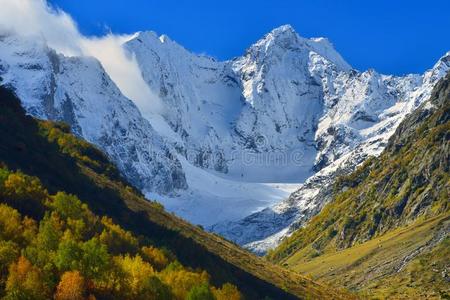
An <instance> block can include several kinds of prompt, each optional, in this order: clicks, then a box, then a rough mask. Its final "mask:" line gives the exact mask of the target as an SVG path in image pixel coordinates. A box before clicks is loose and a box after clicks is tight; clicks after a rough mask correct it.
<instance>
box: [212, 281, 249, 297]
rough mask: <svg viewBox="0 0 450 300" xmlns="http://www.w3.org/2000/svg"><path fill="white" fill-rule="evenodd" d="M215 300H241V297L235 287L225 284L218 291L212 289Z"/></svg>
mask: <svg viewBox="0 0 450 300" xmlns="http://www.w3.org/2000/svg"><path fill="white" fill-rule="evenodd" d="M212 291H213V294H214V296H215V297H216V299H217V300H241V299H242V295H241V293H240V292H239V290H238V289H237V287H236V286H234V285H232V284H230V283H225V284H224V285H222V287H221V288H220V289H216V288H213V289H212Z"/></svg>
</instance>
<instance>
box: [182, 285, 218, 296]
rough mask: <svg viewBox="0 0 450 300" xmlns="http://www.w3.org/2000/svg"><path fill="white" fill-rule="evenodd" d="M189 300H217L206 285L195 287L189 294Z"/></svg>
mask: <svg viewBox="0 0 450 300" xmlns="http://www.w3.org/2000/svg"><path fill="white" fill-rule="evenodd" d="M186 299H187V300H215V299H216V298H215V297H214V294H213V293H212V292H211V290H210V288H209V286H208V285H207V284H206V283H203V284H201V285H196V286H194V287H193V288H192V289H191V290H190V291H189V293H188V295H187V297H186Z"/></svg>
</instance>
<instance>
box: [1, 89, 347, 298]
mask: <svg viewBox="0 0 450 300" xmlns="http://www.w3.org/2000/svg"><path fill="white" fill-rule="evenodd" d="M0 106H1V107H0V137H1V138H0V139H1V143H0V162H1V163H0V164H1V166H2V168H5V167H7V168H8V169H9V170H10V172H11V173H14V172H16V171H17V170H21V172H17V174H18V175H17V176H16V175H14V176H15V178H16V177H20V178H22V177H23V178H28V177H26V175H24V174H28V175H30V176H35V177H36V178H38V179H36V180H34V179H33V180H34V181H33V182H34V183H33V185H30V186H27V185H26V184H25V186H22V185H16V186H15V185H14V182H17V183H20V182H22V181H21V180H16V181H11V180H9V181H10V182H9V183H8V188H9V189H12V190H14V189H15V190H16V191H15V192H14V193H16V194H18V195H19V196H20V195H22V196H20V197H19V196H18V197H15V198H12V197H9V196H8V197H5V198H2V199H3V200H5V201H9V202H8V203H9V204H10V205H13V206H14V205H18V207H21V206H20V205H19V204H20V203H24V210H22V211H21V213H22V214H24V215H28V216H32V217H34V218H36V219H39V218H42V213H43V212H42V211H40V210H39V209H36V207H34V206H33V205H34V204H35V203H41V204H40V205H41V206H39V207H41V208H42V205H44V206H45V205H50V207H53V206H52V204H51V203H52V202H45V201H44V202H39V201H38V200H39V199H40V198H39V199H38V198H36V197H38V196H39V195H41V194H42V193H32V192H33V188H34V187H35V186H36V184H37V183H39V182H40V183H39V184H42V186H43V187H44V188H45V189H46V190H47V191H48V193H49V195H54V194H56V193H57V192H58V191H65V193H70V194H73V195H75V196H76V197H77V198H79V199H81V201H83V203H85V204H87V205H88V206H89V208H90V209H91V210H92V212H93V213H95V214H96V215H97V216H107V217H109V218H111V219H112V221H111V222H114V223H115V224H119V225H120V226H121V227H122V228H124V229H125V230H129V231H130V232H131V234H132V235H131V236H130V233H128V234H125V233H123V232H122V231H121V229H120V230H119V229H117V227H114V226H113V225H112V223H111V226H112V228H116V229H114V230H113V231H114V232H116V233H115V234H114V233H111V234H112V237H111V239H110V242H111V243H112V245H115V247H121V246H120V245H122V246H123V245H128V244H127V243H128V242H129V241H133V239H134V237H136V236H138V237H139V243H141V244H139V245H142V244H150V245H153V246H156V247H161V248H167V249H168V250H170V251H171V252H172V253H173V254H174V255H176V257H177V259H178V260H179V261H180V262H181V263H182V264H183V265H185V266H187V267H191V268H192V269H197V268H201V269H204V270H207V271H208V273H209V274H210V276H211V279H210V282H211V284H212V285H215V286H221V285H222V284H223V283H225V282H231V283H233V284H235V285H236V286H238V288H239V290H240V291H241V292H242V293H243V294H244V296H246V297H247V298H248V299H262V298H264V297H265V296H269V297H270V298H273V299H291V298H296V297H300V298H335V299H339V298H348V297H351V295H348V294H346V293H345V292H336V291H334V290H332V289H330V288H328V287H326V286H324V285H321V284H317V283H315V282H313V281H311V280H309V279H306V278H304V277H302V276H299V275H297V274H296V273H293V272H290V271H288V270H284V269H282V268H281V267H278V266H275V265H272V264H270V263H268V262H267V261H265V260H262V259H260V258H258V257H255V256H254V255H252V254H250V253H248V252H246V251H244V250H242V249H240V248H239V247H237V246H236V245H234V244H232V243H230V242H227V241H225V240H223V239H222V238H220V237H218V236H216V235H213V234H209V233H207V232H205V231H203V230H202V229H200V228H199V227H197V226H193V225H190V224H189V223H187V222H185V221H183V220H181V219H179V218H177V217H175V216H174V215H172V214H169V213H167V212H165V211H164V209H163V208H162V207H161V205H159V204H158V203H156V202H151V201H148V200H146V199H145V198H144V197H143V196H142V195H141V194H140V193H139V192H138V191H137V190H136V189H135V188H133V187H131V186H130V185H128V184H127V183H126V181H125V180H123V179H122V178H121V176H120V175H119V171H118V170H117V169H116V167H115V166H114V165H113V164H111V163H110V162H109V160H108V159H107V158H106V156H105V155H104V154H103V153H102V152H100V151H99V150H98V149H97V148H95V147H93V146H92V145H90V144H88V143H87V142H85V141H83V140H80V139H78V138H76V137H75V136H73V135H72V134H70V130H69V128H68V126H67V125H64V124H61V123H52V122H49V121H38V120H36V119H34V118H32V117H30V116H26V115H25V112H24V110H23V109H22V108H21V106H20V104H19V100H18V99H17V98H15V96H14V95H13V94H12V93H11V92H10V91H8V90H7V89H5V88H3V87H1V88H0ZM2 172H3V171H2ZM4 173H5V172H3V173H2V174H3V175H4ZM3 175H2V176H3ZM8 176H10V175H8ZM2 178H3V177H2ZM30 180H31V179H30ZM5 184H6V183H5ZM5 187H6V185H5ZM41 190H42V189H38V191H41ZM0 194H1V195H3V192H1V193H0ZM7 195H10V196H11V195H15V194H8V193H7ZM24 195H25V196H24ZM16 198H17V199H16ZM15 199H16V200H17V201H19V200H20V201H22V202H15V201H16V200H15ZM51 199H53V196H51ZM63 199H65V198H63ZM71 199H72V198H71ZM72 200H73V199H72ZM48 203H50V204H48ZM39 207H38V208H39ZM64 207H65V208H69V207H73V208H74V210H73V211H76V209H75V207H76V206H72V205H69V206H67V205H65V206H63V208H64ZM73 211H72V210H69V211H68V212H67V213H71V214H72V213H73ZM88 214H90V213H88ZM43 224H44V223H43ZM67 224H68V225H67V226H72V225H73V226H74V228H78V229H77V230H81V231H80V232H81V233H82V232H83V227H82V226H81V225H80V224H79V223H77V220H72V221H71V220H69V219H67ZM77 224H78V225H77ZM108 224H109V223H108ZM42 226H44V225H42ZM61 226H66V225H64V222H63V223H62V225H61ZM80 226H81V227H80ZM102 226H103V225H102ZM95 228H96V227H95V226H92V228H91V229H92V230H95ZM100 229H101V228H100ZM40 230H41V229H40ZM42 230H43V229H42ZM51 232H54V230H53V231H51ZM77 232H78V231H77ZM122 233H123V235H122ZM133 236H134V237H133ZM69 237H70V232H69V233H66V237H65V239H68V238H69ZM106 237H107V236H106ZM106 237H105V236H103V235H101V236H100V240H101V241H103V238H106ZM122 238H124V239H125V241H123V244H121V242H120V241H122V240H121V239H122ZM38 241H39V240H38ZM51 241H53V240H52V239H51ZM106 241H108V239H106ZM86 247H87V246H86ZM99 247H100V248H102V247H103V246H99ZM70 249H72V250H70ZM70 249H69V250H70V251H72V252H70V251H69V250H68V251H69V252H67V253H66V252H64V253H66V254H67V255H71V253H73V255H76V253H77V252H76V249H75V248H70ZM83 249H84V248H83ZM95 249H96V248H95ZM102 249H103V248H102ZM58 251H59V250H58ZM73 251H75V252H73ZM102 251H103V250H102ZM2 253H3V252H2ZM50 254H51V252H50ZM66 254H65V255H66ZM30 255H31V254H30ZM74 257H75V256H74ZM3 258H4V257H3V256H2V259H3ZM30 259H31V258H30ZM40 261H42V260H40ZM118 261H120V260H118ZM125 261H126V259H125ZM2 262H3V261H2ZM19 263H20V262H19ZM23 263H24V264H25V265H27V266H28V264H27V263H26V262H23ZM91 263H92V262H91ZM137 264H138V261H135V266H136V267H137V266H138V265H137ZM72 266H73V264H72ZM124 266H126V262H124ZM2 267H5V266H4V265H2ZM27 268H28V267H27ZM29 268H30V270H35V269H33V268H34V267H32V266H29ZM48 268H52V265H51V264H50V265H48ZM48 268H47V269H45V270H47V271H46V272H48V271H49V269H48ZM179 268H180V267H177V266H172V267H170V270H172V271H176V270H181V269H179ZM5 269H7V268H3V269H2V270H5ZM51 270H53V269H51ZM170 270H169V269H168V270H167V272H166V273H164V274H170V272H171V271H170ZM30 272H31V271H30ZM32 272H34V273H30V274H31V275H30V276H34V275H33V274H35V273H36V272H37V273H39V271H32ZM55 272H57V271H55ZM131 272H133V271H131ZM180 272H181V271H180ZM37 273H36V274H37ZM83 274H84V273H83ZM89 274H90V273H89ZM186 274H187V273H185V274H184V275H183V274H181V273H180V276H187V275H186ZM27 276H28V275H27ZM158 276H160V275H158ZM161 276H163V275H161ZM164 276H165V275H164ZM168 276H169V275H168ZM175 277H176V276H175ZM194 277H195V276H194ZM194 277H193V278H194ZM30 278H31V277H30ZM89 278H90V277H89ZM202 278H203V279H201V281H204V280H205V278H206V277H204V276H203V277H202ZM172 279H173V278H172ZM30 280H31V279H30ZM167 280H169V279H167ZM173 280H175V281H173V282H172V281H170V280H169V282H172V283H171V284H173V287H176V286H177V283H176V278H175V279H173ZM193 280H194V279H193ZM8 282H9V281H8ZM29 284H30V282H28V283H24V286H25V287H27V286H29ZM179 284H180V285H181V284H183V283H179ZM7 285H8V283H7ZM9 286H11V285H9ZM19 286H20V284H19ZM90 288H93V287H92V285H90ZM100 288H101V287H100ZM106 288H107V287H105V286H103V289H106ZM183 289H184V288H182V287H181V286H179V287H178V291H180V290H181V291H183ZM9 290H10V289H9ZM9 290H8V291H9Z"/></svg>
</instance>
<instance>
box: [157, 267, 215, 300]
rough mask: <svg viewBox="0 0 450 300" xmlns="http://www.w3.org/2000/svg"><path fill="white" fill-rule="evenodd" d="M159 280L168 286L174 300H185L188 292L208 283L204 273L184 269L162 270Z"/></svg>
mask: <svg viewBox="0 0 450 300" xmlns="http://www.w3.org/2000/svg"><path fill="white" fill-rule="evenodd" d="M169 267H170V266H169ZM161 278H162V280H163V282H165V283H166V284H167V285H169V286H170V288H171V290H172V293H173V294H174V296H175V297H176V299H180V300H181V299H183V300H184V299H186V297H187V295H188V293H189V291H190V290H191V289H192V288H193V287H194V286H200V285H202V284H204V283H208V281H209V275H208V273H206V272H205V271H203V272H200V273H197V272H191V271H188V270H186V269H184V268H178V269H176V270H171V269H170V268H168V270H164V271H163V272H162V273H161Z"/></svg>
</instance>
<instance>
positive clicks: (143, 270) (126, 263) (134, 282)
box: [114, 255, 155, 298]
mask: <svg viewBox="0 0 450 300" xmlns="http://www.w3.org/2000/svg"><path fill="white" fill-rule="evenodd" d="M114 262H115V264H116V265H117V266H118V267H119V269H120V270H121V271H122V272H123V273H124V274H125V278H124V284H125V287H126V291H124V292H125V293H126V294H128V296H129V297H132V298H133V296H136V295H138V294H139V292H140V291H141V287H142V286H143V283H144V282H145V281H146V280H147V279H148V278H150V277H151V276H153V275H154V274H155V271H154V270H153V268H152V266H151V265H150V264H149V263H147V262H145V261H144V260H143V259H142V258H141V257H140V256H139V255H136V256H134V257H132V256H129V255H125V256H116V257H114Z"/></svg>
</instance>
